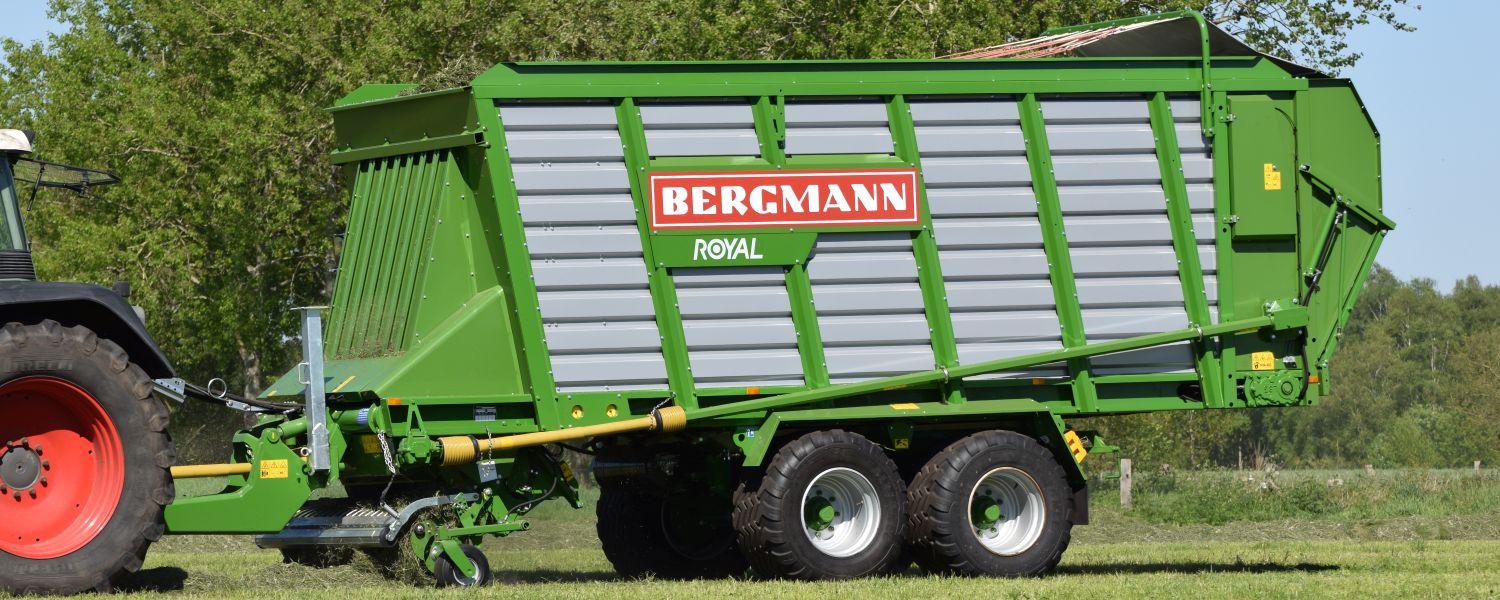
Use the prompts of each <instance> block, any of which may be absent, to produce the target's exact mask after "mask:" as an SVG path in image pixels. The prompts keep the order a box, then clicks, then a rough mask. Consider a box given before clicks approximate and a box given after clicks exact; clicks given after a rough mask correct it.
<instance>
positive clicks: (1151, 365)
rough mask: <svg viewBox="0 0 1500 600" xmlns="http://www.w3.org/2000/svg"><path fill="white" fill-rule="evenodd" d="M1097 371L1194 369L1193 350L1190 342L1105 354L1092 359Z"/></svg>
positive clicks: (1153, 371)
mask: <svg viewBox="0 0 1500 600" xmlns="http://www.w3.org/2000/svg"><path fill="white" fill-rule="evenodd" d="M1090 362H1091V363H1092V364H1093V366H1094V367H1095V370H1096V372H1100V371H1103V372H1105V373H1121V372H1126V370H1127V369H1129V371H1128V372H1133V373H1165V372H1180V371H1184V370H1192V366H1191V365H1192V363H1193V351H1192V346H1191V345H1189V343H1188V342H1180V343H1175V344H1166V345H1162V346H1152V347H1150V348H1142V349H1140V350H1131V351H1128V352H1117V353H1115V354H1103V355H1099V356H1095V357H1093V358H1091V359H1090Z"/></svg>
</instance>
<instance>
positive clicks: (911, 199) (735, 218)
mask: <svg viewBox="0 0 1500 600" xmlns="http://www.w3.org/2000/svg"><path fill="white" fill-rule="evenodd" d="M649 181H650V183H649V185H650V188H651V190H650V191H651V229H656V230H670V229H722V228H726V227H810V226H817V227H858V226H868V225H919V224H921V221H922V217H921V215H922V213H921V210H920V209H919V207H918V206H917V202H918V199H919V198H920V197H921V196H920V194H918V193H917V170H916V169H841V170H828V171H823V170H818V171H729V172H717V173H652V174H650V176H649Z"/></svg>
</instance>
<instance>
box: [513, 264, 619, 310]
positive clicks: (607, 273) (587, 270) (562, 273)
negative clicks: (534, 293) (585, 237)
mask: <svg viewBox="0 0 1500 600" xmlns="http://www.w3.org/2000/svg"><path fill="white" fill-rule="evenodd" d="M531 271H532V274H533V276H534V277H535V279H536V285H537V288H539V289H544V290H545V289H548V288H574V289H587V288H595V289H598V288H608V287H641V288H644V287H646V264H645V262H644V261H642V260H641V259H640V258H639V257H637V258H605V259H582V260H579V259H565V260H553V259H543V260H533V261H531ZM546 311H547V305H545V304H543V305H542V313H543V314H546Z"/></svg>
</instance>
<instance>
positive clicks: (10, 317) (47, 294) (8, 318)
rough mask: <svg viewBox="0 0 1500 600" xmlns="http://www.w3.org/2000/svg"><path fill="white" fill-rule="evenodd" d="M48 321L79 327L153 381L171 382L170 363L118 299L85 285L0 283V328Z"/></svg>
mask: <svg viewBox="0 0 1500 600" xmlns="http://www.w3.org/2000/svg"><path fill="white" fill-rule="evenodd" d="M46 319H52V320H54V321H57V322H58V323H61V324H62V325H64V326H69V327H71V326H74V325H81V326H83V327H87V328H89V329H90V330H92V331H93V332H94V333H96V334H98V335H99V337H102V338H106V339H108V340H110V341H112V342H114V343H116V344H118V345H119V346H120V347H121V348H123V349H124V350H125V352H126V353H127V354H129V355H130V361H131V362H133V363H135V364H136V365H137V366H139V367H140V368H141V369H142V370H144V371H146V374H148V375H150V376H151V377H152V378H153V379H163V378H169V377H176V376H177V374H176V372H175V371H174V370H173V369H172V363H170V362H168V361H167V357H166V355H164V354H162V351H161V347H160V346H157V345H156V340H154V339H151V334H150V333H147V332H146V325H145V323H142V322H141V319H140V317H138V316H136V313H135V310H134V309H133V308H131V306H130V303H129V302H126V301H125V299H124V298H121V297H120V295H119V294H116V293H114V292H113V291H110V290H108V289H105V288H102V287H99V286H97V285H91V284H87V283H51V282H32V281H21V282H6V283H0V325H3V324H5V323H22V324H27V325H30V324H35V323H40V322H42V321H43V320H46Z"/></svg>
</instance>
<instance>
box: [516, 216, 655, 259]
mask: <svg viewBox="0 0 1500 600" xmlns="http://www.w3.org/2000/svg"><path fill="white" fill-rule="evenodd" d="M526 247H527V249H528V250H530V251H531V257H532V258H533V259H537V258H552V257H568V256H574V257H584V256H592V257H596V258H597V257H600V256H630V255H635V256H640V255H641V233H640V230H638V229H637V228H636V226H635V224H629V225H623V224H622V225H600V226H594V225H569V226H562V227H547V228H543V227H535V226H533V227H527V228H526Z"/></svg>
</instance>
